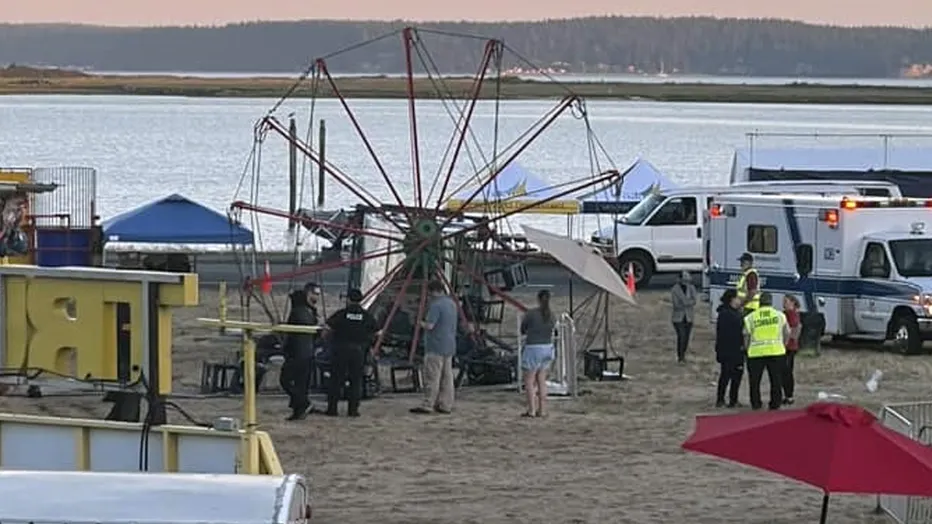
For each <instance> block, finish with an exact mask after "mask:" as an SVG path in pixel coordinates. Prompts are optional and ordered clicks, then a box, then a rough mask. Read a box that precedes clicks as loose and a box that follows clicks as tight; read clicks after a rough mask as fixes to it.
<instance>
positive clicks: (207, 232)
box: [103, 194, 253, 245]
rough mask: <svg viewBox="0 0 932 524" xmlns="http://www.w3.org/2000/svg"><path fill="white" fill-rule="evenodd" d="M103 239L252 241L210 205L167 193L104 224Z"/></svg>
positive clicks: (212, 242)
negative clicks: (167, 194)
mask: <svg viewBox="0 0 932 524" xmlns="http://www.w3.org/2000/svg"><path fill="white" fill-rule="evenodd" d="M103 232H104V239H105V241H110V242H138V243H148V244H235V245H247V244H252V243H253V234H252V231H250V230H248V229H246V228H245V227H243V226H241V225H239V224H237V223H234V222H231V221H230V219H229V218H228V217H227V216H226V215H223V214H222V213H218V212H217V211H214V210H213V209H210V208H209V207H206V206H204V205H201V204H198V203H197V202H194V201H193V200H190V199H188V198H186V197H184V196H181V195H179V194H173V195H169V196H167V197H164V198H160V199H158V200H155V201H153V202H149V203H148V204H143V205H142V206H140V207H137V208H136V209H131V210H129V211H127V212H125V213H122V214H119V215H117V216H115V217H113V218H110V219H108V220H106V221H104V223H103Z"/></svg>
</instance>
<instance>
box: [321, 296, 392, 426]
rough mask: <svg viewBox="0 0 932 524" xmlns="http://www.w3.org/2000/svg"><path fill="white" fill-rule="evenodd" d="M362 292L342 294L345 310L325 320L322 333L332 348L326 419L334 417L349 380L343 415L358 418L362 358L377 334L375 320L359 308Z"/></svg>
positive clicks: (363, 364)
mask: <svg viewBox="0 0 932 524" xmlns="http://www.w3.org/2000/svg"><path fill="white" fill-rule="evenodd" d="M362 299H363V295H362V292H361V291H360V290H358V289H351V290H349V292H348V293H347V294H346V300H347V304H346V307H345V308H343V309H340V310H339V311H337V312H335V313H334V314H332V315H330V318H328V319H327V323H326V329H327V334H328V338H329V339H330V345H331V347H332V348H333V353H332V356H331V362H332V364H333V366H332V368H331V372H330V387H329V390H328V392H327V412H326V415H328V416H331V417H335V416H337V415H338V412H337V404H339V402H340V393H341V392H342V390H343V386H344V384H345V383H346V381H347V379H349V390H348V391H347V392H346V393H347V394H346V398H347V401H348V404H349V409H348V410H347V415H349V416H351V417H358V416H359V401H360V400H361V399H362V382H363V379H364V371H365V366H366V354H367V353H368V352H369V348H371V347H372V342H373V341H374V340H375V337H376V336H378V333H379V325H378V322H376V320H375V317H373V316H372V314H371V313H369V312H368V311H367V310H366V309H365V308H364V307H362Z"/></svg>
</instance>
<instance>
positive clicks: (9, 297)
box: [0, 265, 198, 394]
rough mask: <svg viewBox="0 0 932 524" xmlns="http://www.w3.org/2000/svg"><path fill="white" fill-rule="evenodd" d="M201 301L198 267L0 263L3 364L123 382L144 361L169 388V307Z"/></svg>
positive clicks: (156, 382)
mask: <svg viewBox="0 0 932 524" xmlns="http://www.w3.org/2000/svg"><path fill="white" fill-rule="evenodd" d="M197 303H198V280H197V275H195V274H179V273H163V272H156V271H124V270H116V269H104V268H89V267H70V268H47V267H36V266H26V265H2V266H0V322H3V331H2V337H0V367H3V368H7V369H26V368H33V369H36V368H38V369H43V370H47V371H50V372H52V373H54V374H58V375H63V376H68V377H76V378H89V379H94V380H107V381H120V382H123V383H132V382H135V381H136V380H138V378H139V373H140V372H139V371H134V369H139V370H141V372H143V373H145V375H146V379H147V381H148V382H149V384H150V386H151V388H152V390H153V391H156V392H157V393H159V394H168V393H170V392H171V384H172V374H171V348H172V311H173V309H174V308H178V307H186V306H195V305H197ZM134 366H138V368H135V367H134Z"/></svg>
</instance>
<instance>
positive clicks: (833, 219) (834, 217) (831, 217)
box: [819, 201, 850, 229]
mask: <svg viewBox="0 0 932 524" xmlns="http://www.w3.org/2000/svg"><path fill="white" fill-rule="evenodd" d="M849 202H850V201H849ZM819 220H821V221H822V222H825V223H826V224H828V227H830V228H832V229H835V228H837V227H838V210H837V209H823V210H822V211H820V212H819Z"/></svg>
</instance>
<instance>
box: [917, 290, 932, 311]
mask: <svg viewBox="0 0 932 524" xmlns="http://www.w3.org/2000/svg"><path fill="white" fill-rule="evenodd" d="M913 300H914V301H915V302H916V303H917V304H919V306H920V307H921V308H922V309H923V310H924V312H925V314H926V315H929V316H932V293H923V294H921V295H916V296H914V297H913Z"/></svg>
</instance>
